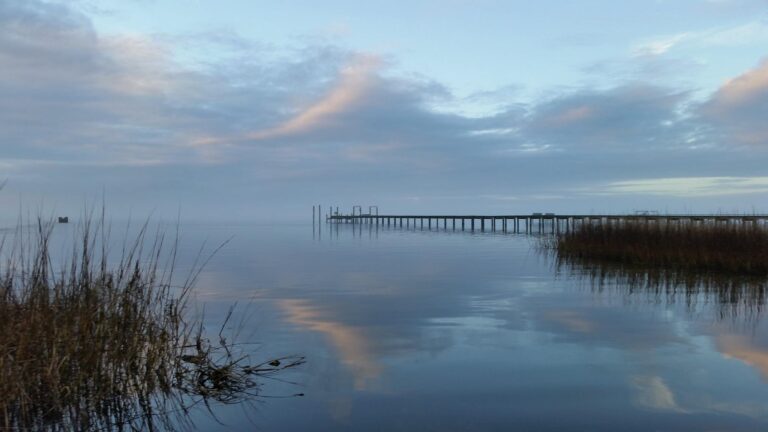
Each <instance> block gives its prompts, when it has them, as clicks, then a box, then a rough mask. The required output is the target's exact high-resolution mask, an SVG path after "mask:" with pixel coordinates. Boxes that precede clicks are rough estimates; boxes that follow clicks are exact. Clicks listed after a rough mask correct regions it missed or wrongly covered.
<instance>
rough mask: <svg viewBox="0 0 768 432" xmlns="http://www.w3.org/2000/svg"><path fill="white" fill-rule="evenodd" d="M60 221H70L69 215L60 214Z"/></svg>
mask: <svg viewBox="0 0 768 432" xmlns="http://www.w3.org/2000/svg"><path fill="white" fill-rule="evenodd" d="M59 223H69V216H59Z"/></svg>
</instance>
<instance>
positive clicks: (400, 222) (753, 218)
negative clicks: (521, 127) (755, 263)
mask: <svg viewBox="0 0 768 432" xmlns="http://www.w3.org/2000/svg"><path fill="white" fill-rule="evenodd" d="M330 209H331V211H330V212H329V213H326V214H325V215H323V213H322V207H321V206H316V207H315V206H313V207H312V221H313V222H315V221H317V222H318V223H319V222H320V221H322V218H323V217H324V219H325V221H326V222H327V223H331V224H352V225H370V226H380V227H395V228H407V229H410V228H418V229H425V228H426V229H428V230H432V229H443V230H451V231H458V230H460V231H481V232H485V231H490V232H497V231H498V232H512V233H522V232H526V233H533V232H540V233H543V232H559V231H568V230H570V229H573V228H576V227H578V226H579V225H583V224H611V223H622V222H644V223H702V224H704V223H722V224H747V223H749V224H761V225H765V224H766V223H768V215H756V214H753V215H735V214H732V215H727V214H667V215H659V214H649V213H643V214H595V215H578V214H555V213H531V214H527V215H520V214H517V215H514V214H513V215H456V214H448V215H402V214H390V215H381V214H379V210H378V207H377V206H370V207H369V209H368V213H363V212H362V207H361V206H354V207H353V209H352V212H351V213H349V214H341V213H339V208H338V207H335V210H334V207H333V206H330ZM374 210H375V212H374Z"/></svg>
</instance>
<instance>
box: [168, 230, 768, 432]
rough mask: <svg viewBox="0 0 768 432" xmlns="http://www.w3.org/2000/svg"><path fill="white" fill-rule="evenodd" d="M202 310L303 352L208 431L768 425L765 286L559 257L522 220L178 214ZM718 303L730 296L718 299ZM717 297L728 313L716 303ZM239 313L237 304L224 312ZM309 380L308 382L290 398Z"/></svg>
mask: <svg viewBox="0 0 768 432" xmlns="http://www.w3.org/2000/svg"><path fill="white" fill-rule="evenodd" d="M181 237H182V240H183V243H182V246H183V248H184V249H183V250H182V252H184V253H183V254H182V255H183V256H182V261H184V259H187V258H189V256H191V255H193V254H194V253H195V252H196V251H197V248H198V247H199V245H200V243H202V241H203V240H205V239H207V240H208V243H209V244H217V243H218V242H221V241H223V240H226V239H227V238H230V237H231V241H230V242H229V243H228V244H227V245H226V246H225V247H224V248H223V249H222V250H221V251H219V252H218V253H217V254H216V255H215V256H214V258H213V259H212V260H211V262H210V263H209V264H208V265H207V266H206V267H205V270H204V271H203V273H202V274H201V275H200V279H199V281H198V283H197V292H198V294H197V300H198V302H199V304H202V305H204V306H205V317H206V321H207V322H208V324H209V327H211V326H214V325H215V323H217V322H220V321H221V319H222V317H223V316H224V315H225V313H226V311H227V309H228V307H229V306H230V305H231V304H233V303H234V302H237V303H238V308H237V309H236V311H239V312H238V313H236V318H237V319H240V318H242V317H244V316H245V315H249V316H250V317H249V318H248V319H247V320H246V321H245V323H244V324H242V325H236V327H237V328H239V329H240V331H241V332H240V340H241V341H244V342H257V343H258V345H254V346H253V355H254V356H255V358H257V359H259V358H270V357H273V356H278V355H290V354H300V355H305V356H306V357H307V361H308V363H307V364H306V365H304V366H302V367H301V368H300V369H298V370H296V371H293V372H290V373H289V374H286V375H284V376H281V377H280V378H282V379H283V380H285V381H290V382H293V383H294V384H291V383H286V382H281V381H266V382H265V385H264V388H263V389H262V394H264V395H266V396H270V397H268V398H264V399H261V400H260V401H258V402H256V403H255V404H253V405H239V406H225V407H217V408H216V409H215V413H216V414H217V415H218V418H219V420H220V422H221V423H217V422H216V421H214V420H212V419H211V418H210V417H208V416H206V415H204V414H203V413H201V412H196V413H195V418H196V421H197V427H198V428H199V429H201V430H221V431H237V430H251V429H261V430H281V431H305V430H328V431H338V430H436V431H437V430H439V431H449V430H462V431H464V430H511V429H516V430H540V431H546V430H589V431H615V430H638V431H647V430H675V431H681V430H696V431H699V430H730V431H735V430H765V428H766V426H768V381H767V379H768V331H767V330H768V329H766V324H765V319H764V318H762V317H761V311H760V306H761V304H760V302H761V301H762V300H756V301H755V302H754V303H752V304H746V306H744V305H742V306H744V307H733V308H728V307H726V308H724V307H723V306H724V305H723V302H724V301H726V299H724V298H722V296H721V297H718V296H713V295H693V296H688V297H685V296H682V295H680V296H673V295H669V294H668V293H666V294H664V293H661V294H660V293H658V292H652V291H649V290H644V289H642V288H637V287H633V288H631V289H630V287H626V286H623V285H622V283H621V282H613V283H612V282H611V281H610V280H608V281H604V283H603V285H601V286H600V287H596V286H594V285H593V284H592V283H591V282H590V280H589V279H588V278H583V277H579V276H578V275H573V274H570V273H568V272H563V271H557V270H556V268H555V265H554V264H553V262H552V260H550V259H548V258H547V257H546V256H544V255H542V254H541V253H540V252H538V251H537V249H536V248H535V239H534V238H533V237H529V236H526V235H520V234H494V233H468V232H460V231H459V232H452V231H450V230H448V231H445V230H442V229H440V230H432V231H427V230H418V229H417V230H414V229H410V230H406V229H399V228H398V229H395V228H378V229H377V228H376V227H368V226H366V227H360V226H356V227H353V226H351V225H340V226H338V225H337V226H333V227H329V226H327V225H323V226H322V231H321V232H319V231H317V230H315V231H313V228H312V226H311V225H256V224H254V225H247V224H243V225H214V224H199V225H195V224H183V225H182V232H181ZM726 306H727V305H726ZM724 310H728V311H729V313H723V311H724ZM235 322H237V321H235ZM295 393H304V394H305V396H303V397H288V398H281V397H282V396H290V395H292V394H295Z"/></svg>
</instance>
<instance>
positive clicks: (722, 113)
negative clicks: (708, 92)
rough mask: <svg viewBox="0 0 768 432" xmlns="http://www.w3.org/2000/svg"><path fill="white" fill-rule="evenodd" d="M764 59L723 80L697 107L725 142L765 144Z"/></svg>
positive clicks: (767, 85) (767, 68)
mask: <svg viewBox="0 0 768 432" xmlns="http://www.w3.org/2000/svg"><path fill="white" fill-rule="evenodd" d="M766 112H768V60H764V61H763V62H762V63H761V64H760V65H758V66H757V67H755V68H754V69H751V70H749V71H747V72H745V73H743V74H741V75H739V76H737V77H735V78H733V79H730V80H728V81H727V82H726V83H725V84H723V85H722V86H721V87H720V88H719V89H718V90H717V91H716V92H715V93H714V94H713V95H712V97H711V98H710V100H709V101H707V102H706V103H705V104H704V105H703V106H702V108H701V114H702V117H703V119H704V120H706V121H707V122H708V123H709V124H711V125H712V126H714V127H715V128H716V130H717V131H718V132H719V134H720V135H721V139H723V140H724V142H725V143H726V144H741V145H751V146H755V145H768V124H767V123H766V122H765V118H766Z"/></svg>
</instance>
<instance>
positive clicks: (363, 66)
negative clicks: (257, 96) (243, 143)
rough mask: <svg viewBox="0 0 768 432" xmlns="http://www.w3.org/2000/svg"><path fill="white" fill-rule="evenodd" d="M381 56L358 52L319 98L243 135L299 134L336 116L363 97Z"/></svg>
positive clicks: (322, 124)
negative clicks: (291, 114)
mask: <svg viewBox="0 0 768 432" xmlns="http://www.w3.org/2000/svg"><path fill="white" fill-rule="evenodd" d="M380 66H381V60H380V59H379V58H378V57H375V56H371V55H360V56H357V57H356V58H355V59H354V60H352V61H351V62H350V63H349V64H348V65H347V66H346V67H345V68H343V69H342V70H341V73H340V75H339V78H338V82H337V84H336V85H335V86H334V87H333V88H332V89H331V90H330V91H329V92H328V93H327V94H326V95H325V96H324V97H323V98H322V99H320V100H319V101H315V102H314V103H311V104H309V105H308V106H307V107H306V108H305V109H303V110H302V111H301V112H299V113H298V114H297V115H295V116H294V117H292V118H290V119H288V120H286V121H285V122H283V123H281V124H279V125H277V126H275V127H272V128H269V129H265V130H261V131H256V132H253V133H250V134H248V135H247V136H246V138H247V139H250V140H264V139H270V138H279V137H284V136H291V135H299V134H305V133H308V132H311V131H313V130H315V129H318V128H323V127H325V126H328V125H330V124H332V123H333V121H334V120H336V116H337V115H339V114H341V113H343V112H346V111H348V110H350V109H352V108H353V107H354V106H355V105H356V104H357V103H358V102H360V101H361V100H363V98H364V97H365V95H366V93H367V91H368V90H369V89H370V88H371V86H372V84H373V80H374V78H375V74H376V71H377V70H378V69H379V67H380Z"/></svg>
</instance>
